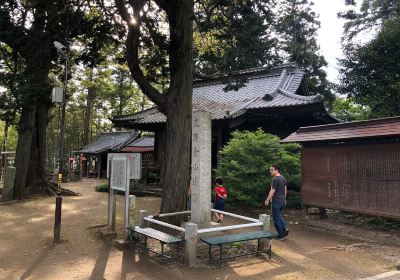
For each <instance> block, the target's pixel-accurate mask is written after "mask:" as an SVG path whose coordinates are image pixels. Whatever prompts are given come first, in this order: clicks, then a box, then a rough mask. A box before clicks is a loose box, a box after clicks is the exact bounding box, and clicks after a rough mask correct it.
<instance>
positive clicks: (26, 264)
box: [0, 180, 400, 280]
mask: <svg viewBox="0 0 400 280" xmlns="http://www.w3.org/2000/svg"><path fill="white" fill-rule="evenodd" d="M97 184H99V181H96V180H90V181H86V182H83V183H71V184H69V185H68V188H70V189H72V190H74V191H77V192H79V193H81V194H82V195H81V196H78V197H66V198H64V201H63V224H62V239H63V242H62V243H61V244H58V245H54V244H53V242H52V236H53V223H54V198H52V197H48V198H40V199H34V200H30V201H25V202H21V203H13V204H7V205H0V279H5V280H11V279H40V280H42V279H44V280H45V279H96V280H97V279H99V280H101V279H140V280H147V279H160V280H161V279H162V280H173V279H193V280H199V279H221V280H225V279H277V280H278V279H288V280H290V279H299V280H301V279H307V280H308V279H340V280H343V279H358V278H362V277H367V276H372V275H376V274H379V273H383V272H386V271H388V270H390V269H392V268H393V266H394V264H395V262H396V260H398V259H399V254H400V253H399V252H400V244H391V245H390V246H388V248H389V247H390V248H391V249H392V251H390V252H389V253H388V255H385V252H381V251H382V250H381V251H380V252H377V250H376V248H377V247H376V244H375V243H373V242H368V240H367V241H366V240H362V241H360V240H357V239H354V238H353V237H351V236H344V237H342V236H340V235H337V234H334V233H332V232H331V231H334V230H333V229H332V230H331V231H326V230H319V229H313V228H310V226H308V225H305V224H304V223H303V222H301V221H300V223H299V224H298V225H292V226H291V234H290V237H289V238H288V239H287V240H285V241H275V242H274V246H273V251H274V255H273V259H272V260H271V261H268V260H266V259H263V258H256V257H248V258H244V259H243V258H242V259H238V260H236V261H234V262H229V263H227V264H226V265H224V266H223V268H221V269H218V268H215V267H213V266H211V267H210V266H208V264H207V263H206V262H203V261H202V262H201V263H200V265H199V267H197V268H193V269H188V268H186V267H184V266H183V265H181V264H177V263H167V264H159V262H158V261H157V259H156V258H154V257H148V256H147V255H146V254H138V253H137V252H136V251H135V250H134V249H131V250H125V251H119V250H117V249H116V248H115V247H114V246H113V245H112V243H111V241H107V240H102V239H101V238H100V235H99V228H98V226H99V225H102V224H105V223H106V221H107V194H105V193H96V192H94V191H93V189H94V186H96V185H97ZM121 202H122V197H119V200H118V211H119V213H118V214H117V217H118V216H119V217H122V215H121V214H122V213H121V212H122V209H121V204H122V203H121ZM159 203H160V200H159V199H158V198H154V197H144V198H138V201H137V205H138V208H141V209H147V210H149V212H150V213H156V212H157V210H158V208H159ZM288 218H289V219H291V218H292V217H288ZM232 223H234V221H233V220H229V219H228V220H226V224H232ZM117 225H118V227H119V228H120V229H121V225H122V220H121V219H117ZM360 243H361V245H360ZM352 244H358V245H357V246H350V247H347V250H346V249H345V248H346V247H344V246H349V245H352ZM378 248H379V247H378ZM396 252H397V253H396Z"/></svg>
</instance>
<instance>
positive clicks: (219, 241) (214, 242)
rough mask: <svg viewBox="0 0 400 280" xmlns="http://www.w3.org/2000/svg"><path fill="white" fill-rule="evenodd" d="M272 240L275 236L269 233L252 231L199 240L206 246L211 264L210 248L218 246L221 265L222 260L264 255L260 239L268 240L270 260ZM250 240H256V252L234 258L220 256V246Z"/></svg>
mask: <svg viewBox="0 0 400 280" xmlns="http://www.w3.org/2000/svg"><path fill="white" fill-rule="evenodd" d="M273 238H276V234H274V233H272V232H269V231H264V230H260V231H252V232H244V233H237V234H230V235H224V236H215V237H204V238H201V239H200V240H201V241H203V242H205V243H207V244H208V257H209V261H210V262H211V260H212V259H213V258H212V254H211V247H212V246H219V264H220V265H221V263H222V261H223V260H227V259H232V258H236V257H240V256H248V255H254V254H256V255H258V254H259V253H264V250H261V249H260V240H261V239H269V240H270V242H269V250H268V255H269V258H270V259H271V256H272V245H271V243H272V242H271V241H272V239H273ZM251 240H257V242H258V243H257V251H256V252H252V253H246V254H240V255H235V256H230V257H223V255H222V246H223V245H224V244H228V243H235V242H241V241H251Z"/></svg>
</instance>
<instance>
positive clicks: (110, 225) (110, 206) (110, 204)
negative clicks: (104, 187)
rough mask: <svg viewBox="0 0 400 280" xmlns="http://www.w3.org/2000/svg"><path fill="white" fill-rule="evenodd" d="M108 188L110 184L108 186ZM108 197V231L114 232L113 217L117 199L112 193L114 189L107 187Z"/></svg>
mask: <svg viewBox="0 0 400 280" xmlns="http://www.w3.org/2000/svg"><path fill="white" fill-rule="evenodd" d="M108 185H109V186H110V184H108ZM109 188H110V189H109V196H108V231H110V232H114V231H115V217H116V212H117V197H116V195H115V193H114V189H112V188H111V187H109Z"/></svg>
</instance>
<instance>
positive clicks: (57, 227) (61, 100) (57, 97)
mask: <svg viewBox="0 0 400 280" xmlns="http://www.w3.org/2000/svg"><path fill="white" fill-rule="evenodd" d="M54 47H55V48H56V49H57V51H58V52H59V53H60V54H61V55H62V56H63V57H64V59H65V66H64V72H65V78H64V86H63V88H62V90H61V88H54V89H53V93H52V100H53V102H54V103H58V104H60V107H59V109H58V114H59V120H60V139H59V140H60V142H59V151H58V178H57V183H58V188H57V195H56V209H55V218H54V242H59V241H60V232H61V205H62V196H61V183H62V176H63V162H64V159H63V158H64V129H65V104H66V98H65V97H66V93H67V83H68V54H67V48H66V47H65V46H64V45H63V44H61V43H60V42H58V41H54ZM60 109H61V110H60ZM60 111H61V117H60Z"/></svg>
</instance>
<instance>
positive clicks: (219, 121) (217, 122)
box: [112, 64, 338, 167]
mask: <svg viewBox="0 0 400 280" xmlns="http://www.w3.org/2000/svg"><path fill="white" fill-rule="evenodd" d="M238 78H240V79H246V81H247V82H246V83H245V85H244V86H243V87H241V88H240V89H239V90H237V91H228V92H227V91H225V90H224V89H225V87H226V82H223V81H222V80H221V79H219V78H215V79H208V80H206V81H205V80H199V81H195V82H194V86H193V111H197V110H206V111H210V112H211V114H212V164H213V167H215V166H216V165H217V151H219V150H220V149H221V148H222V147H223V145H225V144H226V143H227V141H229V139H230V134H231V132H232V131H234V130H256V129H257V128H260V127H261V128H262V129H263V130H264V131H266V132H269V133H273V134H276V135H278V136H280V137H286V136H288V135H289V134H290V133H292V132H294V131H296V130H297V129H298V128H299V127H301V126H309V125H322V124H329V123H336V122H338V120H337V119H335V118H334V117H332V116H330V115H329V114H328V113H327V111H326V109H325V107H324V104H323V99H322V97H321V96H320V95H318V94H317V95H313V94H312V93H311V92H309V90H308V87H307V81H306V78H305V74H304V71H303V70H302V69H299V68H298V67H296V65H294V64H285V65H282V66H280V67H277V68H274V69H272V70H271V69H269V70H267V69H260V68H257V69H249V70H246V71H242V72H241V73H240V74H238ZM112 121H113V123H114V124H115V126H117V127H124V128H127V129H138V130H142V131H151V132H153V133H154V134H155V152H156V160H157V161H158V162H160V161H161V159H162V158H163V154H164V146H165V145H164V141H165V123H166V116H165V115H164V114H162V113H161V112H159V111H158V109H157V108H156V107H154V108H151V109H148V110H144V111H141V112H138V113H134V114H130V115H123V116H115V117H114V118H113V120H112Z"/></svg>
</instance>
